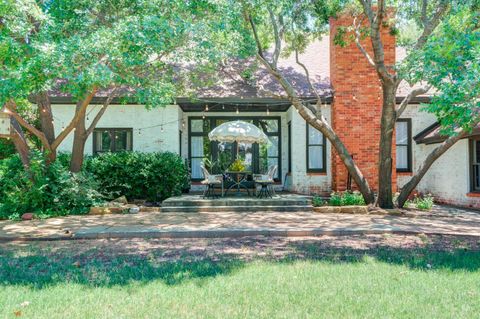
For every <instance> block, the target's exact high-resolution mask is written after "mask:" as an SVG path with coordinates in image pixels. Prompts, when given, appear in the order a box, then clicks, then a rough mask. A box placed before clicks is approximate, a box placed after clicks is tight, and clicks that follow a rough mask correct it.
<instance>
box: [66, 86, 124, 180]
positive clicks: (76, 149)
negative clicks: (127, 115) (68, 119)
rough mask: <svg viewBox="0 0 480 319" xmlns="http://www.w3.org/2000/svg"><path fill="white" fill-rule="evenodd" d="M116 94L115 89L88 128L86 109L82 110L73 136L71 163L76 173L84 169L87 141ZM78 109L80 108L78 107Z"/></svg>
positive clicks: (71, 169)
mask: <svg viewBox="0 0 480 319" xmlns="http://www.w3.org/2000/svg"><path fill="white" fill-rule="evenodd" d="M114 96H115V90H113V91H112V93H111V94H110V95H109V96H108V97H107V99H106V100H105V103H103V106H102V108H101V109H100V111H98V113H97V114H96V115H95V117H94V118H93V120H92V122H91V123H90V126H89V127H88V129H86V128H85V118H86V111H87V110H86V109H85V110H84V111H83V112H80V114H79V116H80V119H79V121H78V123H77V126H76V129H75V134H74V138H73V148H72V161H71V163H70V171H72V172H74V173H76V172H79V171H80V170H81V169H82V164H83V158H84V152H85V143H86V142H87V138H88V137H89V136H90V134H92V132H93V130H94V129H95V127H96V126H97V124H98V122H99V121H100V119H101V118H102V116H103V114H105V111H106V110H107V108H108V106H109V105H110V102H112V99H113V98H114ZM77 110H78V108H77Z"/></svg>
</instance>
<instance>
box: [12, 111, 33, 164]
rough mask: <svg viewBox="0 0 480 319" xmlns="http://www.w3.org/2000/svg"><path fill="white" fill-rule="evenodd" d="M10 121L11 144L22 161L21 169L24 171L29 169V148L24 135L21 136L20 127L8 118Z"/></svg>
mask: <svg viewBox="0 0 480 319" xmlns="http://www.w3.org/2000/svg"><path fill="white" fill-rule="evenodd" d="M10 121H11V126H12V127H11V132H12V135H11V136H12V142H13V145H14V146H15V149H16V150H17V153H18V155H19V156H20V159H21V161H22V164H23V167H25V169H28V168H30V158H29V154H30V148H29V147H28V144H27V140H26V139H25V135H24V134H23V130H22V127H21V126H20V124H18V122H17V121H16V120H15V119H14V118H12V117H10Z"/></svg>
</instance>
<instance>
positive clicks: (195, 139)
mask: <svg viewBox="0 0 480 319" xmlns="http://www.w3.org/2000/svg"><path fill="white" fill-rule="evenodd" d="M191 156H192V157H203V136H192V154H191Z"/></svg>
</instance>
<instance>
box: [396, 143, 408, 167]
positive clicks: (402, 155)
mask: <svg viewBox="0 0 480 319" xmlns="http://www.w3.org/2000/svg"><path fill="white" fill-rule="evenodd" d="M397 168H400V169H408V146H397Z"/></svg>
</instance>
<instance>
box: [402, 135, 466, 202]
mask: <svg viewBox="0 0 480 319" xmlns="http://www.w3.org/2000/svg"><path fill="white" fill-rule="evenodd" d="M465 135H466V133H465V132H462V133H460V134H459V135H456V136H452V137H450V138H448V139H447V140H446V141H444V142H443V143H442V144H440V146H438V147H436V148H435V149H434V150H433V151H432V152H431V153H430V154H428V156H427V158H426V159H425V161H424V162H423V163H422V165H421V166H420V168H419V169H418V171H417V173H416V174H415V175H414V176H413V177H412V178H411V179H410V180H409V181H408V183H407V184H405V185H404V186H403V187H402V190H401V192H400V195H399V196H398V206H399V207H403V206H404V205H405V202H406V201H407V199H408V197H409V196H410V194H411V193H412V192H413V191H414V190H415V188H416V187H417V185H418V183H420V181H421V180H422V178H423V176H425V174H426V173H427V172H428V170H429V169H430V167H431V166H432V165H433V163H435V161H436V160H437V159H438V158H439V157H440V156H442V155H443V154H444V153H445V152H446V151H448V150H449V149H450V147H452V146H453V145H455V143H457V142H458V141H459V140H460V139H462V138H463V137H465Z"/></svg>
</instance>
